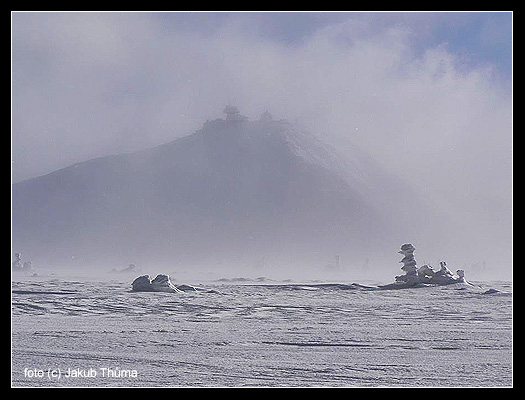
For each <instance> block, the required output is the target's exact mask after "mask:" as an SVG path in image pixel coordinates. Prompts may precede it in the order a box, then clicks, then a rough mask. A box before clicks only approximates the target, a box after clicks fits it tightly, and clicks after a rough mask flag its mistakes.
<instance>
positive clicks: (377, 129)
mask: <svg viewBox="0 0 525 400" xmlns="http://www.w3.org/2000/svg"><path fill="white" fill-rule="evenodd" d="M285 17H286V16H285V15H284V16H283V15H279V18H285ZM343 17H345V18H342V16H341V14H337V15H334V18H333V19H332V20H331V19H329V18H324V19H313V16H312V17H311V16H308V15H303V16H302V17H301V18H302V19H299V20H297V21H298V22H296V27H297V28H299V24H301V23H303V22H304V24H303V25H302V27H303V29H302V30H300V31H302V32H304V35H303V36H302V37H301V40H299V38H297V37H294V38H293V40H276V37H275V36H274V35H275V34H273V36H272V34H271V33H270V31H275V29H273V30H269V29H266V28H265V25H264V24H267V23H268V21H270V19H269V16H268V15H266V14H265V15H259V14H257V13H255V14H252V13H247V14H244V13H240V14H227V15H222V14H220V15H219V18H218V19H214V18H211V16H210V14H201V15H199V14H197V15H191V16H190V15H182V16H181V15H179V14H176V15H170V14H156V13H149V14H144V13H14V14H13V31H12V32H13V33H12V37H13V38H12V47H13V50H12V54H13V65H12V68H13V81H12V90H13V96H12V98H13V130H12V157H13V181H15V182H16V181H19V180H21V179H25V178H29V177H32V176H36V175H39V174H43V173H47V172H51V171H52V170H55V169H57V168H60V167H64V166H67V165H69V164H72V163H75V162H79V161H83V160H86V159H89V158H93V157H97V156H102V155H108V154H114V153H121V152H127V151H134V150H138V149H142V148H145V147H151V146H154V145H157V144H161V143H164V142H167V141H170V140H173V139H174V138H176V137H180V136H185V135H188V134H190V133H192V132H194V131H195V130H196V129H198V128H199V127H200V126H201V125H202V123H203V122H204V121H205V120H206V119H208V118H210V119H211V118H216V117H220V116H221V111H222V109H223V108H224V105H226V104H234V105H236V106H238V107H239V108H240V110H241V112H242V113H243V114H245V115H248V116H249V117H251V118H252V119H254V118H258V116H259V115H260V114H261V113H262V112H264V111H265V110H267V109H268V110H269V111H271V112H272V113H273V114H274V117H276V118H286V119H290V120H294V119H297V120H299V121H300V122H301V123H302V124H303V125H304V126H306V127H307V128H309V129H310V130H311V131H312V132H314V133H316V134H318V135H319V136H320V137H322V138H324V139H325V140H327V141H329V142H331V143H333V144H335V145H337V146H338V147H339V148H340V149H342V150H344V147H345V146H346V145H349V143H354V144H356V145H358V146H360V147H362V148H363V150H364V151H367V152H369V153H370V154H371V155H372V156H373V157H374V158H376V159H377V160H378V161H380V162H381V163H383V165H385V166H386V167H387V168H389V169H391V170H392V171H395V172H397V173H399V174H401V175H402V176H404V177H405V178H406V179H408V180H409V181H410V182H411V183H412V184H413V185H414V186H416V187H417V188H419V190H421V191H422V192H423V193H425V194H426V195H428V196H429V197H430V198H432V199H433V200H434V201H436V202H438V203H439V204H440V205H442V206H446V207H447V208H448V209H449V210H451V212H457V213H459V214H458V215H461V217H462V218H464V219H465V223H466V224H470V223H474V221H476V225H479V224H481V225H483V226H484V229H485V231H487V230H490V229H489V227H491V226H492V227H493V228H494V235H496V236H497V235H503V236H504V238H505V240H506V241H507V243H508V240H507V239H509V238H510V235H509V232H510V224H511V215H510V208H511V184H512V181H511V168H512V165H511V157H512V154H511V149H512V119H511V112H512V111H511V100H510V96H509V94H508V93H507V91H505V90H502V86H501V85H500V84H499V81H498V79H497V77H496V76H495V75H494V70H493V69H492V68H490V66H487V64H486V63H485V64H479V65H470V64H469V65H468V66H465V64H464V58H463V57H462V56H461V55H458V54H457V53H454V52H452V51H451V50H450V48H451V46H450V45H449V44H446V43H437V42H434V43H433V45H431V46H426V47H425V46H424V44H425V43H430V42H432V40H431V39H430V35H431V32H434V31H436V29H435V26H436V25H434V29H433V30H432V29H429V28H428V24H429V23H430V22H431V21H432V18H433V15H432V14H424V15H422V16H419V17H418V16H417V15H416V16H414V15H412V14H403V15H401V16H400V18H397V19H396V15H390V14H372V15H370V16H368V15H365V14H357V15H354V14H349V15H348V16H347V17H346V16H345V15H344V14H343ZM401 17H402V18H401ZM442 18H443V16H442V15H439V16H436V19H439V21H440V23H442V21H443V19H442ZM210 21H215V22H214V24H210ZM217 21H218V22H217ZM312 21H314V22H315V24H313V25H308V24H309V23H311V22H312ZM190 22H191V23H190ZM199 23H202V24H203V25H202V26H199ZM279 26H280V27H281V30H282V32H283V35H284V36H286V37H287V38H292V34H291V33H288V35H286V33H285V32H284V29H285V28H283V25H279ZM495 26H496V27H497V31H496V33H495V34H497V35H498V37H497V38H495V39H494V40H496V41H501V40H502V39H501V38H502V37H504V35H502V34H501V32H502V28H501V27H502V23H501V21H498V23H497V24H495ZM489 29H490V25H489V24H485V25H484V27H483V29H482V30H481V32H482V34H483V36H484V37H487V36H490V33H489V32H490V31H489ZM422 37H424V38H425V40H423V39H421V38H422ZM480 221H481V222H480ZM494 235H492V236H491V235H488V236H487V240H492V238H493V236H494ZM509 240H510V239H509Z"/></svg>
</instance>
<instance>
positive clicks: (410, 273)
mask: <svg viewBox="0 0 525 400" xmlns="http://www.w3.org/2000/svg"><path fill="white" fill-rule="evenodd" d="M415 250H416V248H415V247H414V246H413V245H412V244H411V243H405V244H404V245H402V246H401V250H400V251H399V252H398V253H400V254H403V256H404V257H403V258H402V259H401V261H399V262H400V263H403V266H402V267H401V269H402V270H403V271H405V275H399V276H396V281H398V282H407V283H409V282H413V283H416V282H415V281H416V280H418V275H417V267H416V265H417V262H416V259H415V258H414V251H415Z"/></svg>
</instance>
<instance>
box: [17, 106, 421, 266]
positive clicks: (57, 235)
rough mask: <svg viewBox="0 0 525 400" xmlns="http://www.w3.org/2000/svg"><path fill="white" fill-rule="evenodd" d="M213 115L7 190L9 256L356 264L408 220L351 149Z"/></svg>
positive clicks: (378, 176)
mask: <svg viewBox="0 0 525 400" xmlns="http://www.w3.org/2000/svg"><path fill="white" fill-rule="evenodd" d="M225 113H226V114H227V116H226V119H216V120H212V121H206V122H205V123H204V125H203V127H202V128H201V129H200V130H198V131H197V132H195V133H193V134H191V135H189V136H186V137H182V138H178V139H176V140H173V141H172V142H169V143H166V144H163V145H160V146H157V147H154V148H150V149H147V150H142V151H139V152H135V153H130V154H121V155H114V156H108V157H102V158H97V159H92V160H89V161H85V162H81V163H78V164H75V165H72V166H69V167H66V168H63V169H60V170H57V171H55V172H53V173H50V174H48V175H44V176H40V177H37V178H34V179H29V180H26V181H23V182H20V183H16V184H14V185H13V190H12V199H13V210H12V226H13V249H14V251H21V252H23V253H27V254H28V256H30V257H31V258H32V259H33V260H37V259H41V260H46V262H53V263H62V264H64V263H67V262H68V260H71V259H72V257H74V258H75V259H76V260H77V261H79V260H83V261H85V262H86V263H88V262H90V263H93V262H97V263H99V262H107V263H115V262H116V263H120V264H122V263H127V262H135V263H147V262H148V263H152V262H153V263H155V262H158V263H164V264H170V263H172V264H178V263H186V264H192V263H193V264H195V265H196V264H202V263H221V262H223V263H224V262H234V261H235V262H241V263H242V262H245V263H251V265H253V263H255V262H256V260H260V259H261V258H266V259H283V260H292V259H296V260H316V259H329V258H330V257H333V254H355V255H356V256H358V257H361V255H362V254H365V253H366V252H367V251H370V250H371V248H373V247H374V246H380V245H381V243H384V240H385V239H387V238H389V237H391V235H393V234H394V232H396V231H399V229H398V228H399V226H397V225H396V224H398V222H399V219H397V217H395V216H394V215H395V214H396V210H397V211H403V210H404V209H405V208H406V207H409V208H411V211H410V213H413V212H415V210H416V209H417V208H416V207H417V206H416V207H414V204H415V202H416V200H414V199H415V198H416V197H417V196H415V195H414V193H412V192H411V189H410V188H409V187H408V186H406V185H405V184H403V183H402V182H401V181H400V180H399V179H397V178H395V177H393V176H392V175H391V174H389V173H388V172H386V171H384V170H382V169H381V168H380V167H379V166H378V165H377V164H375V163H374V162H373V160H372V159H370V158H369V157H367V156H366V155H365V154H363V153H362V152H361V151H359V150H358V149H350V150H348V149H346V150H345V156H344V157H343V156H342V155H340V154H338V152H337V151H336V150H335V149H334V148H332V147H330V146H328V145H327V144H325V143H323V142H322V141H320V140H319V139H317V138H316V137H315V136H314V135H312V134H310V133H309V132H307V131H305V130H304V129H301V128H299V127H298V126H297V125H295V124H291V123H289V122H287V121H285V120H280V121H277V120H274V119H273V118H272V116H271V115H270V114H269V113H268V112H266V113H265V114H263V115H262V116H261V119H260V120H258V121H248V119H247V118H246V117H244V116H242V115H241V114H240V113H239V111H238V110H237V108H235V107H227V108H226V109H225ZM421 209H423V208H421ZM396 240H399V239H397V238H396Z"/></svg>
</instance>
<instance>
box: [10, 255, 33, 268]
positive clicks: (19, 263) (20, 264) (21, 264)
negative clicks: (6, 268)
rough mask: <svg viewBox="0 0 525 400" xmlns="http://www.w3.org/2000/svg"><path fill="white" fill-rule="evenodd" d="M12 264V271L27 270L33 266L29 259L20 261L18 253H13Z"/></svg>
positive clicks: (20, 257)
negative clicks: (13, 259)
mask: <svg viewBox="0 0 525 400" xmlns="http://www.w3.org/2000/svg"><path fill="white" fill-rule="evenodd" d="M12 265H13V270H14V271H29V270H30V269H31V268H32V267H33V263H32V262H31V261H25V262H22V254H20V253H15V261H13V264H12Z"/></svg>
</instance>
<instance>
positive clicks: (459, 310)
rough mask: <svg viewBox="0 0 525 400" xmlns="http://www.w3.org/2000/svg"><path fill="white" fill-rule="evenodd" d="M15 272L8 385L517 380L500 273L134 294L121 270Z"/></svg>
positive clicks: (219, 284)
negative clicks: (118, 276)
mask: <svg viewBox="0 0 525 400" xmlns="http://www.w3.org/2000/svg"><path fill="white" fill-rule="evenodd" d="M13 279H14V281H13V294H12V386H113V387H115V386H148V387H157V386H220V387H224V386H235V387H240V386H287V387H289V386H293V387H296V386H383V387H384V386H416V387H419V386H471V387H494V386H512V382H513V381H512V295H511V290H512V286H511V284H510V283H508V282H484V283H480V282H478V284H481V285H482V286H483V288H482V289H481V288H480V289H479V290H478V289H477V288H470V289H465V288H460V287H455V286H454V285H452V286H447V287H435V288H420V289H405V290H396V291H367V290H362V289H359V288H356V287H355V286H352V285H348V284H333V285H330V284H321V283H308V282H306V283H305V284H292V283H283V282H280V283H279V282H277V283H276V282H272V283H271V284H268V283H267V282H249V281H244V280H240V281H236V282H232V281H215V282H209V283H206V284H204V286H205V288H206V289H210V291H208V292H198V293H195V292H194V293H183V294H170V293H136V292H131V291H130V282H131V281H130V282H127V281H126V280H122V281H118V280H113V281H106V282H93V281H92V282H85V281H71V280H62V279H54V278H53V279H44V278H40V279H31V278H27V279H26V278H20V279H18V280H17V279H16V277H14V278H13ZM184 283H190V284H196V283H197V282H184ZM489 288H495V289H498V290H499V292H497V293H492V294H483V292H484V290H483V289H485V290H486V289H489ZM68 370H69V371H70V372H69V375H70V376H68ZM109 370H111V371H112V372H113V376H107V375H108V371H109ZM133 371H135V372H133ZM75 373H76V374H75ZM94 373H95V375H94ZM119 374H120V376H116V375H119ZM40 375H43V376H40ZM78 375H88V376H78ZM124 375H127V376H124Z"/></svg>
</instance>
